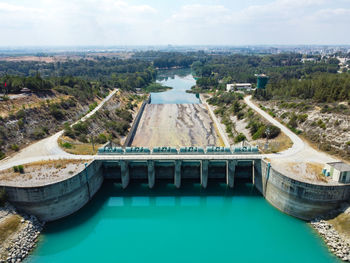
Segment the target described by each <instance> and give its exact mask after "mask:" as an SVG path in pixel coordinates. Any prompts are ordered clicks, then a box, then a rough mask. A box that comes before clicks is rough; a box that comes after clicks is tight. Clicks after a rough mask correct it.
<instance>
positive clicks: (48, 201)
mask: <svg viewBox="0 0 350 263" xmlns="http://www.w3.org/2000/svg"><path fill="white" fill-rule="evenodd" d="M101 165H102V164H101V163H100V162H92V163H90V164H89V165H87V166H86V168H85V169H84V170H83V171H81V172H80V173H78V174H76V175H73V176H72V177H70V178H68V179H66V180H63V181H61V182H57V183H53V184H47V185H41V186H34V187H11V186H0V187H1V188H4V189H5V191H6V193H7V195H8V199H9V201H10V202H11V203H13V204H14V205H15V206H16V207H17V208H18V209H19V210H23V211H24V212H26V213H27V214H29V215H35V216H37V217H38V218H39V219H40V220H42V221H53V220H57V219H60V218H62V217H65V216H68V215H71V214H73V213H74V212H76V211H77V210H79V209H80V208H81V207H83V206H84V205H85V204H86V203H87V202H89V201H90V200H91V198H92V197H93V196H94V195H95V193H96V192H97V191H98V190H99V189H100V186H101V185H102V183H103V179H104V178H103V174H102V172H103V170H102V169H101Z"/></svg>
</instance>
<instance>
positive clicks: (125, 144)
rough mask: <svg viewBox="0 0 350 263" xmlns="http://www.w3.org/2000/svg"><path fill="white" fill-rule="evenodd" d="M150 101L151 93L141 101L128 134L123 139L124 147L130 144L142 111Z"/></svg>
mask: <svg viewBox="0 0 350 263" xmlns="http://www.w3.org/2000/svg"><path fill="white" fill-rule="evenodd" d="M150 102H151V95H150V96H149V97H148V99H147V100H145V101H144V102H142V105H141V107H140V110H139V112H138V113H137V115H136V117H135V120H134V121H133V124H132V126H131V128H130V131H129V133H128V136H127V137H126V139H125V142H124V147H128V146H130V145H131V143H132V141H133V140H134V137H135V134H136V129H137V127H138V126H139V123H140V120H141V117H142V114H143V111H144V110H145V107H146V104H149V103H150Z"/></svg>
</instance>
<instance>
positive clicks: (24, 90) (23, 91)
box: [21, 88, 32, 94]
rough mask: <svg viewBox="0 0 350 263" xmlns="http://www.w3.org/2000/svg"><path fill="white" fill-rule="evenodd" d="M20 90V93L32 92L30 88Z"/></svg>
mask: <svg viewBox="0 0 350 263" xmlns="http://www.w3.org/2000/svg"><path fill="white" fill-rule="evenodd" d="M21 92H22V93H27V94H29V93H32V91H31V90H30V89H28V88H23V89H21Z"/></svg>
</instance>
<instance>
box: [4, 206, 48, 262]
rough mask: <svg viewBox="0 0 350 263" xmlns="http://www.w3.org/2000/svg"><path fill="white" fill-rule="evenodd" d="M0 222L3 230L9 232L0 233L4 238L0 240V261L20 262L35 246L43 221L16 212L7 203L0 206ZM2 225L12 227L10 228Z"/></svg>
mask: <svg viewBox="0 0 350 263" xmlns="http://www.w3.org/2000/svg"><path fill="white" fill-rule="evenodd" d="M13 218H15V219H17V220H19V222H18V226H17V225H16V224H14V223H13V221H14V220H12V219H13ZM1 223H3V226H2V230H3V232H9V235H8V236H5V235H4V236H3V235H2V237H6V238H5V240H1V244H0V263H5V262H10V263H14V262H22V261H23V260H24V258H25V257H26V256H27V255H28V254H29V253H30V251H31V250H32V249H33V248H34V247H35V245H36V242H37V240H38V237H39V235H40V232H41V231H42V228H43V225H44V223H42V222H40V221H39V220H38V219H37V218H36V217H35V216H28V215H23V214H20V213H18V212H17V211H16V209H15V208H14V207H13V206H11V205H9V204H6V205H5V207H3V208H0V225H1ZM4 227H8V228H10V227H12V229H6V228H4ZM11 230H12V231H13V232H11Z"/></svg>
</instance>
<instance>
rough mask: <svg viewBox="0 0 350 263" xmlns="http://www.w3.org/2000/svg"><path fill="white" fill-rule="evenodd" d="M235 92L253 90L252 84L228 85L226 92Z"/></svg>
mask: <svg viewBox="0 0 350 263" xmlns="http://www.w3.org/2000/svg"><path fill="white" fill-rule="evenodd" d="M235 90H247V91H250V90H252V84H250V83H233V84H227V85H226V91H227V92H232V91H235Z"/></svg>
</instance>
